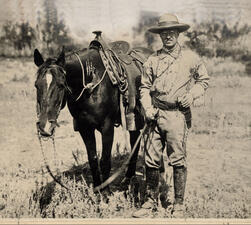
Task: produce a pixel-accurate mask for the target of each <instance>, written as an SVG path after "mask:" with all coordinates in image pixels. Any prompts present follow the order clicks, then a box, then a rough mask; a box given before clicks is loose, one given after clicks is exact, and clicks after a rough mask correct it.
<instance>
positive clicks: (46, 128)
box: [37, 120, 57, 137]
mask: <svg viewBox="0 0 251 225" xmlns="http://www.w3.org/2000/svg"><path fill="white" fill-rule="evenodd" d="M56 126H57V121H54V120H53V121H48V122H47V123H46V124H45V125H42V123H40V122H39V121H38V122H37V131H38V133H39V134H40V135H41V136H42V137H51V136H53V135H54V133H55V128H56Z"/></svg>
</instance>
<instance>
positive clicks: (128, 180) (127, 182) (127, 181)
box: [120, 177, 131, 191]
mask: <svg viewBox="0 0 251 225" xmlns="http://www.w3.org/2000/svg"><path fill="white" fill-rule="evenodd" d="M130 183H131V178H129V177H125V178H124V179H123V180H122V181H121V184H120V186H121V189H122V190H123V191H127V190H128V189H129V185H130Z"/></svg>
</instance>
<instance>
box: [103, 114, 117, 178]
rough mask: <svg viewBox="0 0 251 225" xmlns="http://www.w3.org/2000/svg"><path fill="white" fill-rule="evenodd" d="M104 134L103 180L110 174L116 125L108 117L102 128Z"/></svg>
mask: <svg viewBox="0 0 251 225" xmlns="http://www.w3.org/2000/svg"><path fill="white" fill-rule="evenodd" d="M101 134H102V146H103V149H102V156H101V160H100V169H101V173H102V177H103V182H104V181H105V180H107V179H108V178H109V176H110V171H111V150H112V143H113V136H114V126H113V123H112V121H111V120H110V119H106V120H105V123H104V126H103V127H102V129H101Z"/></svg>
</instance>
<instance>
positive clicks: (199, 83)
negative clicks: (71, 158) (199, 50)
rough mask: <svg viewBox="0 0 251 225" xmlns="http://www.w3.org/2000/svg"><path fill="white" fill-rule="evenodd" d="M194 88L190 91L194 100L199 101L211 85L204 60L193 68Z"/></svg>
mask: <svg viewBox="0 0 251 225" xmlns="http://www.w3.org/2000/svg"><path fill="white" fill-rule="evenodd" d="M193 78H194V80H195V84H194V86H193V87H192V88H191V89H190V93H191V94H192V96H193V99H194V100H195V99H197V98H199V97H200V96H202V95H203V94H204V92H205V91H206V89H207V88H208V84H209V76H208V73H207V69H206V67H205V64H204V62H203V61H202V60H199V61H198V63H197V65H196V66H195V68H193Z"/></svg>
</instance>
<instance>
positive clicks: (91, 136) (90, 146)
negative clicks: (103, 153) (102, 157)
mask: <svg viewBox="0 0 251 225" xmlns="http://www.w3.org/2000/svg"><path fill="white" fill-rule="evenodd" d="M79 133H80V135H81V137H82V139H83V141H84V143H85V146H86V150H87V154H88V161H89V165H90V168H91V173H92V177H93V185H94V187H96V186H98V185H100V184H101V179H100V171H99V166H98V156H97V150H96V139H95V133H94V129H92V128H89V129H82V128H80V129H79Z"/></svg>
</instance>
